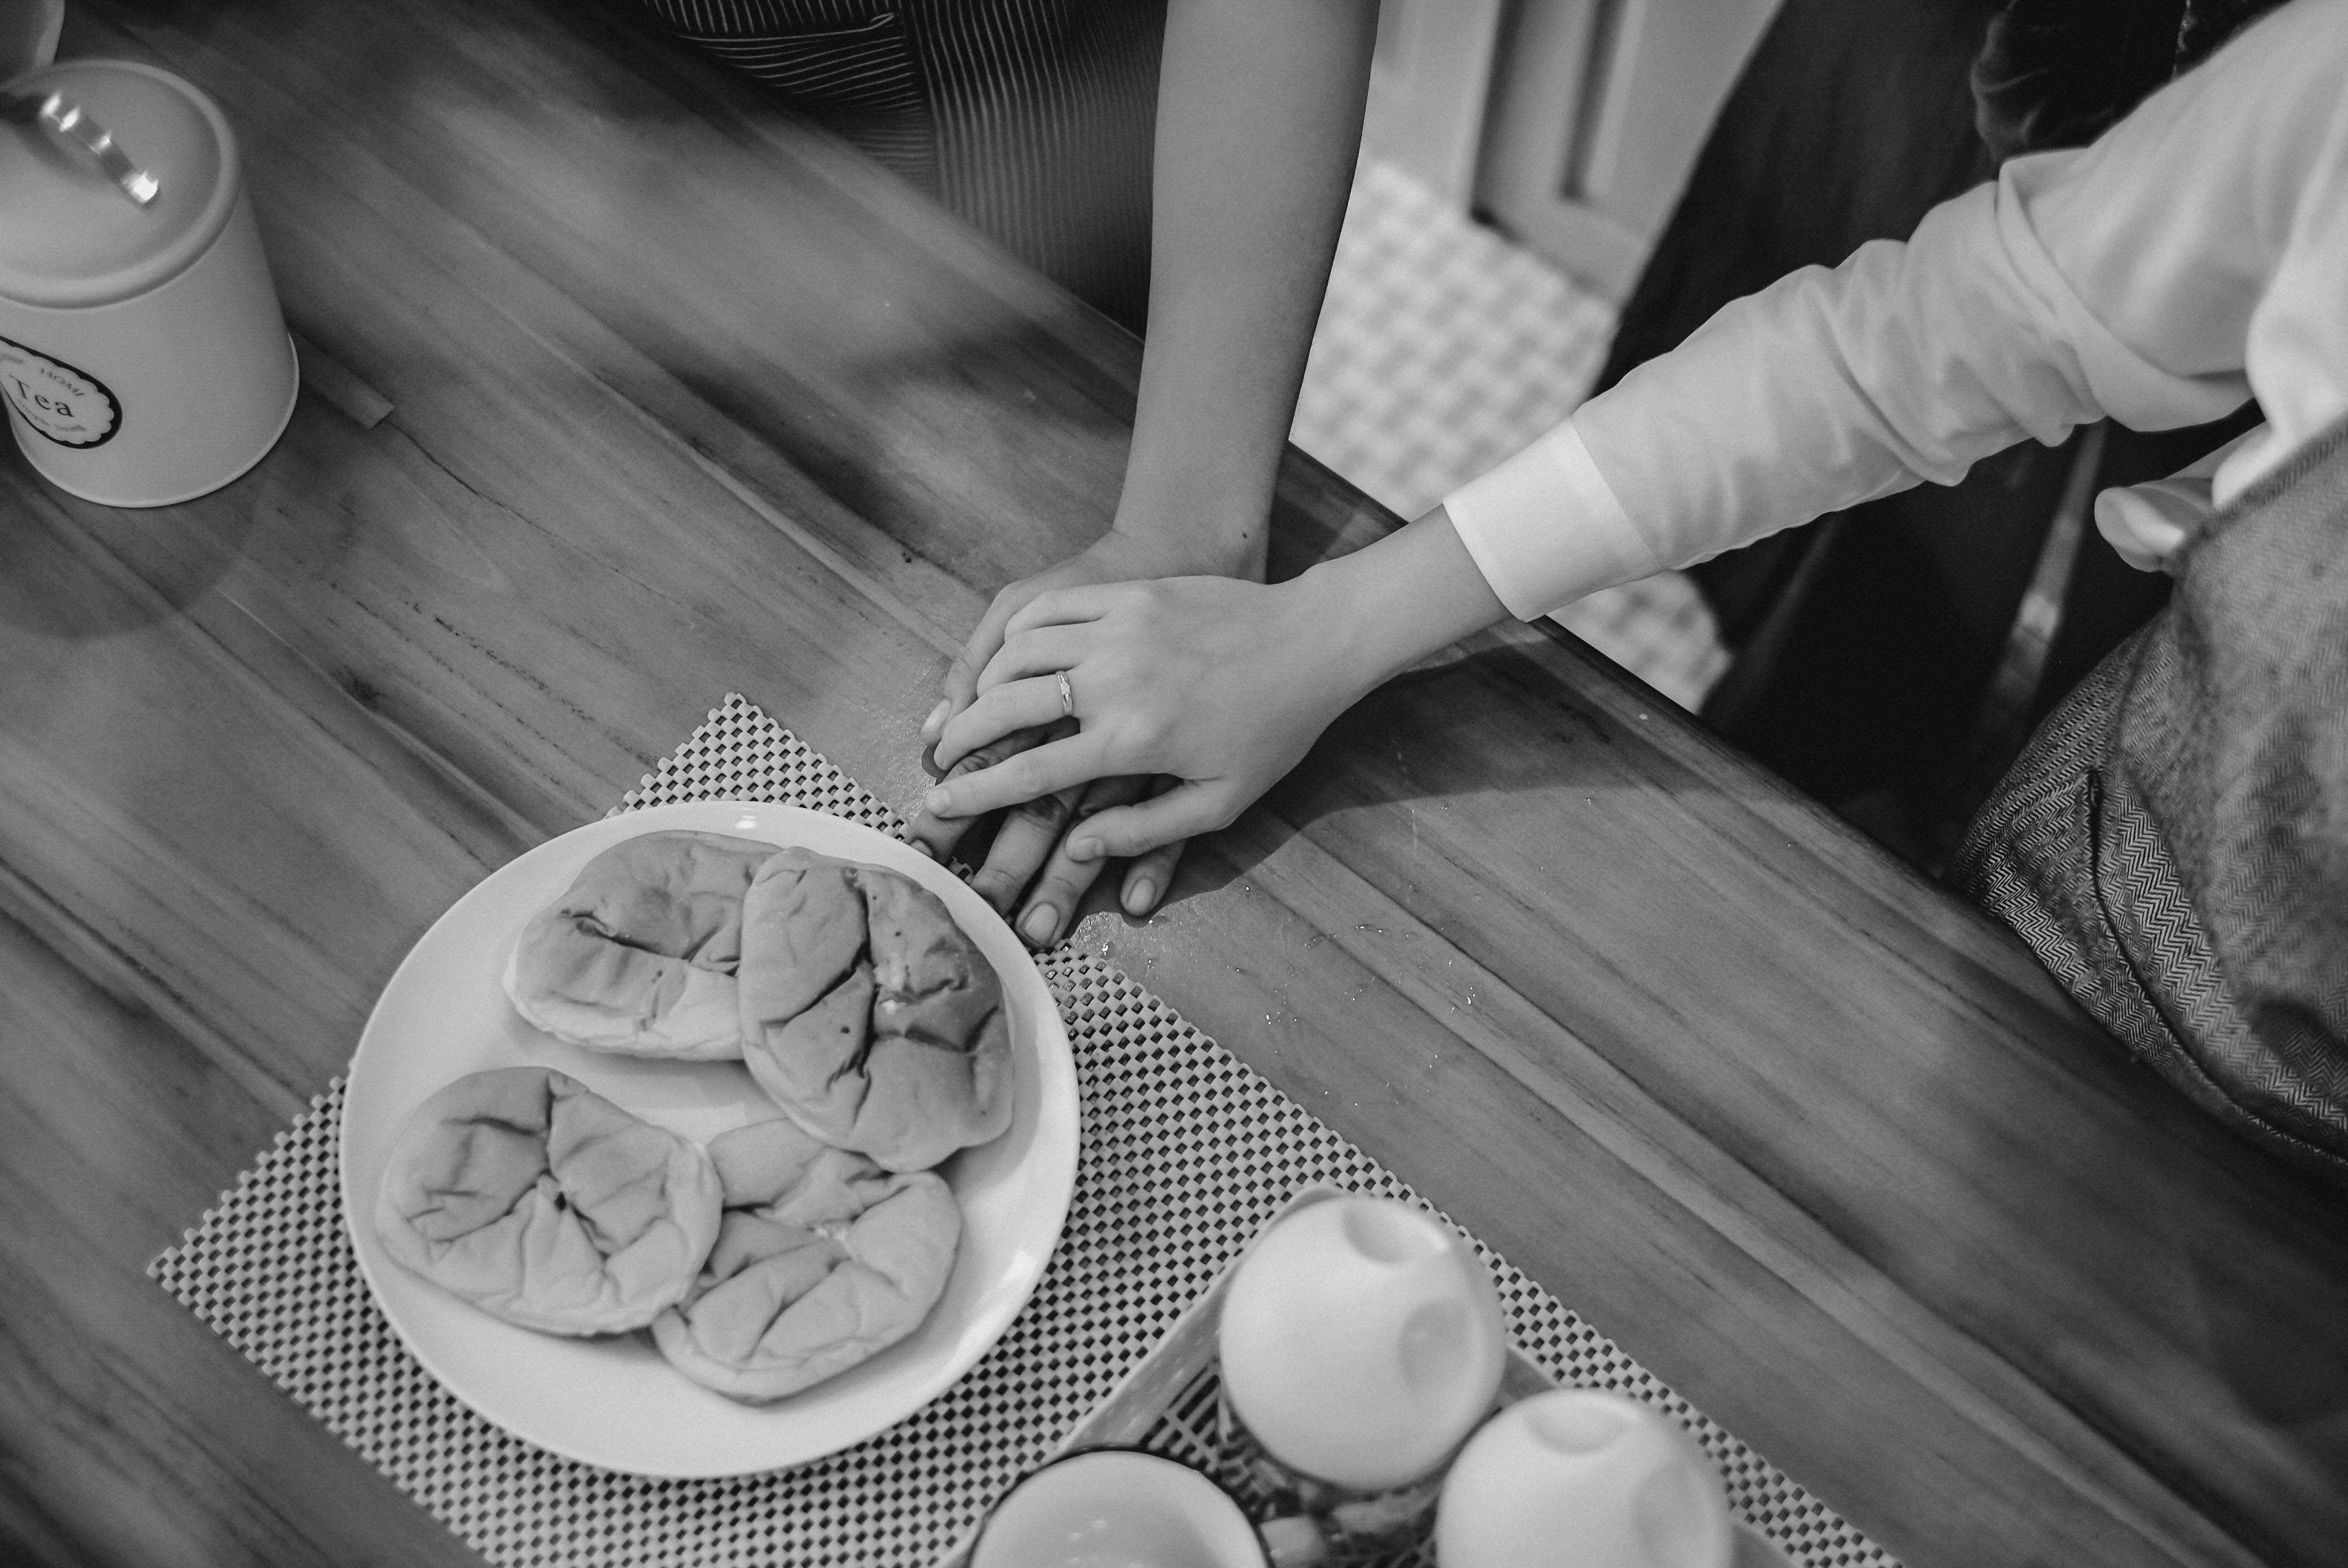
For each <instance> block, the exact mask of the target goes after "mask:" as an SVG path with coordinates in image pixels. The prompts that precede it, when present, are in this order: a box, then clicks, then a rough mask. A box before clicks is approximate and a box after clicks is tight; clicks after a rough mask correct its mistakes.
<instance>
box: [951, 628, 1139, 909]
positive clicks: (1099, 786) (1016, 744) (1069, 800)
mask: <svg viewBox="0 0 2348 1568" xmlns="http://www.w3.org/2000/svg"><path fill="white" fill-rule="evenodd" d="M1050 685H1051V687H1052V692H1051V696H1052V698H1053V700H1054V701H1055V702H1056V703H1057V705H1058V708H1059V716H1058V718H1057V719H1056V720H1050V721H1048V722H1046V723H1041V724H1036V725H1033V726H1030V727H1028V728H1025V729H1021V730H1017V731H1014V732H1013V733H1010V734H1007V735H1004V736H1001V737H999V738H997V739H995V740H994V742H992V743H989V744H987V745H984V746H981V747H979V748H977V749H975V750H973V751H972V752H971V753H968V754H967V755H965V756H962V757H958V758H956V759H955V761H954V764H953V767H952V768H951V769H947V770H939V769H938V768H937V767H936V766H935V764H934V763H932V762H931V756H925V757H924V758H923V761H924V763H926V764H930V766H931V771H932V774H934V775H935V776H937V777H940V778H958V777H960V776H962V775H963V774H970V773H975V772H977V771H979V770H981V769H983V768H988V767H992V766H994V764H997V763H1001V762H1006V761H1009V760H1010V759H1012V758H1014V757H1016V756H1017V755H1019V753H1022V752H1025V751H1027V750H1029V749H1031V748H1033V747H1035V746H1038V745H1043V744H1046V743H1050V742H1053V741H1057V740H1060V739H1063V738H1065V737H1066V736H1069V735H1073V734H1075V733H1076V732H1077V729H1078V727H1079V723H1080V720H1079V717H1078V714H1077V712H1076V690H1075V687H1074V685H1073V684H1072V683H1071V682H1070V681H1069V679H1068V671H1065V670H1062V671H1057V672H1056V675H1055V677H1054V679H1053V681H1052V682H1050ZM931 755H932V756H933V755H934V750H932V753H931ZM1170 782H1171V781H1170V780H1159V781H1157V782H1156V785H1155V789H1156V790H1162V789H1163V788H1164V787H1166V785H1167V784H1169V783H1170ZM1153 793H1155V790H1153V787H1152V781H1151V779H1150V778H1149V777H1148V775H1147V774H1131V775H1128V776H1126V777H1123V778H1109V779H1096V780H1094V781H1092V782H1091V783H1089V784H1077V785H1075V786H1073V787H1071V788H1067V789H1062V790H1056V791H1052V792H1048V793H1046V794H1041V795H1039V796H1037V797H1036V798H1035V799H1033V800H1028V801H1024V802H1021V803H1020V804H1016V805H1014V806H1012V807H1011V808H1009V809H1008V810H1007V811H1006V812H1005V813H1004V817H1003V821H1002V824H1001V825H1000V826H999V827H998V828H997V829H996V830H995V835H994V843H993V844H992V845H989V846H988V850H987V856H986V863H985V865H983V866H980V867H979V869H978V870H977V871H976V872H974V873H973V874H972V876H971V879H970V881H971V886H973V888H975V889H977V891H978V894H979V896H980V897H983V898H984V899H985V900H986V901H987V902H988V903H989V904H991V905H993V906H994V907H995V908H996V909H998V910H1000V911H1002V912H1003V914H1004V917H1010V916H1011V914H1012V909H1013V907H1014V903H1018V905H1019V913H1018V917H1016V918H1015V919H1014V920H1013V921H1012V925H1013V928H1014V929H1015V930H1016V931H1018V933H1019V935H1020V937H1021V938H1022V939H1024V940H1025V941H1026V942H1027V944H1028V945H1029V946H1031V947H1034V948H1038V949H1039V950H1040V949H1042V948H1048V947H1050V946H1051V945H1052V944H1053V943H1054V942H1056V941H1057V940H1059V938H1060V936H1061V934H1062V932H1064V931H1065V930H1066V928H1067V927H1068V926H1070V925H1071V924H1073V923H1074V917H1075V915H1076V906H1077V905H1078V904H1079V903H1080V902H1081V901H1082V900H1083V898H1084V897H1085V895H1086V892H1087V891H1089V890H1090V888H1091V886H1092V885H1093V883H1094V882H1095V881H1096V880H1097V878H1098V877H1099V876H1100V873H1101V870H1102V867H1103V866H1105V865H1106V864H1107V862H1105V861H1103V860H1101V859H1098V858H1093V859H1088V860H1078V859H1076V858H1075V857H1074V856H1071V855H1070V854H1069V853H1068V848H1067V834H1068V832H1069V830H1070V829H1071V828H1073V827H1074V826H1076V825H1077V824H1078V823H1081V822H1083V821H1084V820H1085V819H1086V818H1087V817H1090V816H1091V815H1094V814H1095V813H1096V812H1101V811H1106V810H1108V809H1109V808H1111V807H1113V806H1121V805H1130V804H1134V803H1135V802H1137V801H1139V800H1141V799H1143V798H1145V797H1146V796H1147V795H1148V794H1153ZM975 821H976V819H975V818H972V817H942V816H939V815H936V814H935V813H932V812H930V811H928V810H923V811H922V813H920V814H919V815H917V816H915V818H914V819H913V825H912V838H913V844H914V845H915V847H917V848H920V849H922V851H924V852H925V853H927V854H929V855H932V856H935V857H936V858H938V859H940V860H943V859H945V858H946V856H948V855H949V854H951V853H952V852H953V848H954V846H955V845H956V844H957V843H959V842H960V841H961V839H962V837H963V835H964V833H965V832H966V831H967V830H968V829H969V828H970V827H971V826H973V824H974V822H975ZM1181 857H1182V845H1181V844H1180V843H1179V841H1178V842H1176V843H1173V844H1169V845H1164V846H1162V847H1160V848H1158V849H1154V850H1152V851H1150V852H1149V853H1148V854H1147V855H1140V856H1135V857H1134V858H1133V860H1132V861H1131V862H1130V863H1129V864H1128V866H1127V867H1126V871H1125V877H1124V883H1123V886H1122V887H1121V888H1120V894H1121V897H1119V899H1118V903H1119V904H1120V905H1121V906H1122V907H1124V909H1125V912H1126V913H1127V914H1128V915H1130V916H1133V917H1136V918H1138V917H1141V916H1144V915H1147V914H1148V913H1149V912H1150V911H1151V910H1152V909H1154V908H1156V907H1158V901H1159V898H1160V897H1163V896H1164V895H1165V891H1166V887H1167V885H1168V884H1169V883H1170V882H1171V881H1172V880H1173V876H1174V867H1175V866H1176V865H1177V864H1178V863H1179V861H1180V860H1181ZM1030 877H1032V878H1033V883H1032V886H1031V884H1030V880H1029V879H1030ZM1023 891H1024V892H1025V895H1026V897H1025V900H1024V902H1021V901H1020V896H1021V894H1022V892H1023Z"/></svg>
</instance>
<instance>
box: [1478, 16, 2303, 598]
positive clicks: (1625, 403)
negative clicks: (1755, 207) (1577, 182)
mask: <svg viewBox="0 0 2348 1568" xmlns="http://www.w3.org/2000/svg"><path fill="white" fill-rule="evenodd" d="M2343 82H2348V0H2296V3H2295V4H2292V5H2286V6H2284V7H2283V8H2282V9H2281V10H2280V11H2278V12H2275V13H2274V14H2272V15H2270V16H2268V17H2267V18H2265V19H2264V20H2263V21H2261V22H2260V23H2259V24H2257V25H2256V26H2252V27H2250V29H2248V30H2247V31H2246V32H2245V33H2244V34H2243V35H2242V36H2240V38H2237V39H2236V40H2234V41H2233V42H2232V43H2230V44H2229V45H2228V46H2226V47H2225V48H2223V49H2221V50H2220V51H2219V53H2218V54H2217V55H2216V56H2213V57H2212V58H2211V59H2210V60H2209V61H2208V62H2207V63H2206V64H2204V65H2203V66H2202V67H2200V68H2199V69H2198V70H2196V71H2193V72H2191V73H2189V74H2188V75H2187V76H2186V77H2182V78H2180V79H2179V80H2178V81H2177V82H2174V83H2172V84H2170V85H2169V86H2168V87H2166V88H2164V89H2162V90H2161V91H2160V92H2158V93H2157V94H2155V95H2154V96H2153V97H2151V98H2149V99H2147V101H2146V102H2145V103H2144V104H2143V105H2142V106H2140V107H2139V108H2137V111H2136V112H2135V113H2134V114H2131V115H2130V116H2128V117H2127V118H2126V119H2125V120H2123V121H2121V122H2120V124H2118V125H2117V126H2115V127H2114V128H2112V129H2111V130H2110V131H2109V132H2107V133H2106V135H2105V136H2104V137H2103V138H2101V139H2099V140H2098V141H2096V143H2095V144H2094V145H2093V146H2092V147H2088V148H2084V149H2075V150H2069V151H2062V152H2052V153H2043V154H2039V155H2037V156H2035V157H2031V158H2023V159H2014V160H2013V161H2012V162H2010V163H2009V164H2007V165H2006V167H2005V169H2003V171H2002V172H2001V174H2000V176H1999V179H1997V181H1996V183H1995V184H1993V185H1984V186H1982V187H1981V188H1979V189H1977V190H1972V191H1968V192H1967V193H1965V194H1964V195H1962V196H1960V197H1958V198H1956V199H1955V200H1951V201H1948V202H1944V203H1943V204H1941V206H1940V207H1937V208H1935V209H1934V210H1932V211H1931V213H1929V214H1927V215H1926V217H1925V219H1924V220H1923V222H1922V223H1921V225H1919V226H1918V228H1917V230H1916V232H1915V234H1914V236H1913V237H1912V238H1910V240H1909V241H1906V242H1904V243H1901V242H1897V241H1875V242H1872V243H1869V244H1868V245H1864V246H1862V247H1860V248H1859V251H1856V252H1855V253H1853V254H1852V256H1851V257H1850V259H1849V260H1848V261H1845V262H1844V263H1843V264H1842V265H1841V266H1839V267H1838V268H1835V269H1834V270H1832V271H1831V272H1829V271H1828V270H1827V269H1824V268H1820V267H1808V268H1805V269H1803V270H1801V271H1800V272H1794V273H1792V274H1790V275H1788V276H1787V277H1786V278H1783V279H1781V280H1780V281H1779V282H1776V283H1775V284H1773V285H1771V286H1770V287H1769V288H1767V289H1765V290H1763V291H1762V292H1759V293H1756V294H1754V295H1751V296H1749V297H1747V298H1746V299H1743V300H1739V301H1737V302H1735V303H1733V304H1730V305H1729V306H1727V307H1726V308H1725V309H1724V310H1722V311H1721V312H1720V313H1718V314H1717V315H1715V316H1714V317H1713V318H1712V320H1711V321H1709V322H1707V323H1704V326H1703V327H1702V328H1700V329H1698V331H1697V332H1696V333H1694V335H1692V336H1691V337H1689V338H1688V340H1687V341H1686V342H1685V343H1683V344H1682V345H1681V346H1680V347H1679V348H1678V349H1676V350H1674V351H1673V353H1671V354H1665V355H1663V356H1662V357H1660V358H1657V359H1654V360H1651V361H1649V362H1648V363H1647V364H1643V365H1642V366H1640V367H1639V368H1638V369H1637V370H1635V371H1633V372H1632V373H1631V374H1630V375H1628V376H1626V377H1624V378H1623V380H1622V383H1621V384H1619V385H1617V386H1615V387H1614V388H1612V390H1610V391H1608V392H1607V393H1605V394H1604V395H1601V396H1599V397H1596V398H1592V399H1591V401H1590V402H1588V403H1586V404H1584V405H1582V406H1581V409H1580V410H1579V411H1577V412H1576V413H1575V414H1574V415H1573V417H1572V418H1571V419H1570V420H1569V421H1567V423H1566V424H1564V425H1560V426H1559V427H1558V428H1557V429H1556V430H1553V431H1551V432H1550V434H1549V435H1547V436H1542V437H1541V438H1540V440H1539V441H1536V442H1535V443H1534V444H1533V445H1532V446H1530V447H1529V448H1527V449H1526V450H1525V451H1524V452H1522V453H1520V454H1519V455H1518V456H1515V457H1513V458H1511V459H1509V461H1508V462H1507V463H1504V464H1502V465H1501V466H1499V467H1498V468H1496V469H1494V470H1493V471H1492V472H1490V473H1488V474H1487V475H1485V476H1484V477H1482V478H1479V479H1477V480H1475V481H1473V482H1471V483H1469V484H1468V485H1467V486H1464V487H1461V488H1460V489H1458V490H1457V491H1455V492H1453V494H1452V495H1451V496H1449V497H1447V498H1446V500H1445V503H1444V504H1445V508H1446V510H1447V512H1448V513H1449V515H1450V517H1451V520H1452V523H1453V525H1454V527H1455V528H1457V530H1458V532H1459V536H1460V538H1461V539H1462V541H1463V542H1465V543H1466V545H1467V547H1468V552H1469V553H1470V554H1471V555H1472V556H1473V557H1474V558H1475V559H1476V563H1477V565H1478V567H1479V568H1480V569H1482V570H1483V572H1484V576H1485V578H1486V579H1487V580H1488V582H1489V583H1490V584H1491V586H1492V589H1493V591H1494V592H1495V593H1496V594H1497V595H1498V597H1499V599H1500V601H1501V602H1502V603H1503V604H1505V605H1507V606H1508V607H1509V610H1510V612H1511V613H1513V614H1516V615H1518V616H1520V617H1524V618H1527V619H1529V618H1531V617H1532V616H1535V615H1540V614H1544V613H1547V612H1548V611H1550V610H1555V609H1557V608H1558V607H1560V605H1563V604H1567V603H1570V602H1571V601H1572V600H1575V599H1578V598H1580V597H1581V595H1583V594H1585V593H1589V592H1591V591H1592V590H1594V589H1600V588H1604V587H1608V586H1611V585H1612V584H1613V583H1617V582H1622V581H1627V580H1629V579H1632V578H1634V577H1638V576H1642V575H1644V574H1645V573H1647V572H1650V571H1653V570H1657V569H1663V568H1665V567H1673V566H1682V565H1685V564H1687V563H1689V562H1692V561H1696V560H1701V559H1706V558H1708V557H1710V556H1713V555H1716V554H1718V553H1719V552H1720V551H1722V550H1725V549H1728V548H1734V547H1735V546H1737V545H1741V544H1746V543H1748V542H1750V541H1751V540H1753V539H1756V538H1761V537H1762V536H1764V535H1766V534H1770V533H1774V532H1776V531H1777V530H1778V529H1781V528H1790V527H1793V526H1794V525H1796V524H1798V523H1805V522H1807V521H1809V520H1810V519H1811V518H1816V517H1818V516H1820V515H1821V514H1823V513H1827V512H1830V511H1838V510H1841V509H1843V508H1845V507H1852V506H1856V505H1858V504H1859V503H1860V502H1863V501H1868V500H1872V499H1874V498H1876V497H1880V496H1887V495H1890V494H1893V493H1894V492H1897V491H1900V490H1903V489H1906V488H1908V487H1911V486H1913V485H1916V484H1918V483H1920V482H1922V481H1925V480H1930V481H1931V482H1933V483H1936V484H1953V483H1955V482H1956V481H1957V480H1958V479H1961V478H1962V477H1964V474H1965V472H1966V470H1967V469H1969V468H1970V467H1971V466H1972V464H1973V463H1975V462H1976V461H1978V460H1979V459H1981V458H1982V457H1985V456H1989V455H1990V454H1992V453H1993V452H1997V451H2000V450H2002V449H2003V448H2004V447H2007V446H2012V445H2013V444H2014V443H2016V442H2018V441H2020V440H2023V439H2024V438H2025V437H2033V438H2035V439H2037V440H2040V441H2043V442H2046V443H2049V444H2054V443H2058V442H2060V441H2062V440H2063V439H2064V438H2065V436H2068V435H2069V434H2070V432H2071V431H2072V429H2073V428H2075V426H2077V425H2082V424H2085V423H2089V422H2091V421H2094V420H2096V419H2100V418H2103V417H2105V416H2106V415H2108V416H2110V417H2112V418H2114V419H2116V420H2118V421H2119V422H2120V423H2121V424H2124V425H2131V426H2133V427H2135V428H2137V429H2147V430H2157V429H2172V428H2175V427H2178V426H2180V425H2194V424H2199V423H2203V422H2205V421H2208V420H2212V419H2216V418H2219V417H2220V416H2221V415H2225V414H2227V413H2229V412H2230V411H2231V410H2233V409H2234V408H2236V407H2238V406H2240V404H2241V403H2242V402H2243V401H2244V400H2245V399H2247V398H2249V397H2250V396H2252V395H2256V396H2257V397H2258V399H2259V401H2260V405H2261V406H2262V408H2263V409H2264V411H2265V413H2266V415H2267V417H2268V422H2269V424H2268V429H2267V431H2266V433H2265V434H2264V435H2263V436H2261V437H2260V438H2257V439H2253V440H2250V441H2248V442H2246V443H2244V444H2243V445H2242V446H2240V448H2239V449H2238V450H2236V451H2234V452H2232V453H2231V454H2230V456H2228V458H2227V460H2226V462H2225V463H2224V464H2223V465H2221V466H2220V467H2219V471H2218V474H2217V476H2216V478H2215V481H2214V487H2213V488H2214V495H2215V499H2216V501H2217V503H2218V504H2219V505H2223V504H2224V503H2225V502H2226V501H2227V500H2229V499H2230V497H2232V496H2233V495H2235V494H2238V493H2239V492H2240V489H2241V488H2242V487H2243V486H2245V485H2246V484H2248V483H2249V482H2250V480H2251V479H2252V478H2254V477H2256V476H2257V475H2258V474H2260V473H2262V472H2264V471H2265V470H2266V469H2267V468H2268V467H2271V466H2272V465H2273V464H2274V463H2275V462H2277V461H2279V460H2280V459H2281V458H2282V457H2283V456H2287V455H2288V454H2289V453H2290V452H2291V450H2292V449H2294V448H2295V447H2296V446H2298V445H2299V444H2300V443H2302V441H2304V440H2306V439H2307V438H2308V437H2309V436H2313V435H2315V434H2316V433H2317V432H2319V431H2321V430H2322V429H2323V428H2324V427H2325V426H2326V425H2330V424H2331V423H2333V421H2335V420H2337V419H2339V418H2341V417H2342V416H2343V415H2348V90H2343V85H2342V84H2343Z"/></svg>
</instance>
